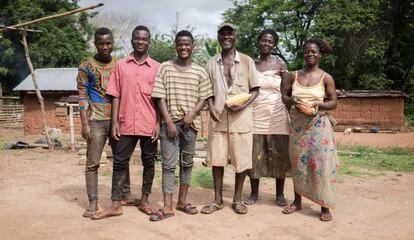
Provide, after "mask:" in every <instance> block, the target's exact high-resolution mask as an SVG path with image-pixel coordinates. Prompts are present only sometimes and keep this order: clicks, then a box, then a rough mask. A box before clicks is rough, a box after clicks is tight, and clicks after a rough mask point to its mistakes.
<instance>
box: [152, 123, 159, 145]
mask: <svg viewBox="0 0 414 240" xmlns="http://www.w3.org/2000/svg"><path fill="white" fill-rule="evenodd" d="M159 138H160V124H159V123H157V124H156V125H155V127H154V130H152V135H151V139H152V142H156V141H157V140H158V139H159Z"/></svg>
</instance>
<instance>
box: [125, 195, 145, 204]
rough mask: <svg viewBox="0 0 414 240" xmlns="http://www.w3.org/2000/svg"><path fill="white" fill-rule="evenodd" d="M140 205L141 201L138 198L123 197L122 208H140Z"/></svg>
mask: <svg viewBox="0 0 414 240" xmlns="http://www.w3.org/2000/svg"><path fill="white" fill-rule="evenodd" d="M139 204H140V200H139V199H137V198H134V197H133V196H132V195H128V196H126V197H123V198H122V200H121V205H122V206H138V205H139Z"/></svg>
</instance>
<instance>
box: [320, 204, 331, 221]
mask: <svg viewBox="0 0 414 240" xmlns="http://www.w3.org/2000/svg"><path fill="white" fill-rule="evenodd" d="M319 219H320V220H321V221H323V222H329V221H332V214H331V213H330V211H329V208H325V207H321V215H319Z"/></svg>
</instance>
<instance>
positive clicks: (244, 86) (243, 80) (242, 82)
mask: <svg viewBox="0 0 414 240" xmlns="http://www.w3.org/2000/svg"><path fill="white" fill-rule="evenodd" d="M233 85H234V87H233V93H234V94H239V93H248V92H249V84H248V81H247V75H246V74H245V73H244V72H242V71H240V72H237V73H236V79H235V81H234V83H233Z"/></svg>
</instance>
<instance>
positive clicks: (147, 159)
mask: <svg viewBox="0 0 414 240" xmlns="http://www.w3.org/2000/svg"><path fill="white" fill-rule="evenodd" d="M140 146H141V159H142V165H143V166H144V171H143V174H142V190H141V192H142V196H141V202H140V205H139V209H140V210H141V211H143V212H144V213H146V214H151V208H150V207H149V203H148V196H149V194H150V193H151V189H152V183H153V181H154V173H155V159H156V156H157V142H152V139H151V137H146V136H145V137H140Z"/></svg>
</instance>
